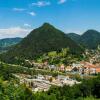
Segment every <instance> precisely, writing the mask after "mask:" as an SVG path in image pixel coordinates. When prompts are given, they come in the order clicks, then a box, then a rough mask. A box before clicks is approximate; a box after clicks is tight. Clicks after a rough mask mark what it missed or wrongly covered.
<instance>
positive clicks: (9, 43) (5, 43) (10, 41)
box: [0, 37, 22, 52]
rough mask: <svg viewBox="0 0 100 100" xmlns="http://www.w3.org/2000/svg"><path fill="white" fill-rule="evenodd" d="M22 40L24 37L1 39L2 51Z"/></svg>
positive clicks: (0, 46)
mask: <svg viewBox="0 0 100 100" xmlns="http://www.w3.org/2000/svg"><path fill="white" fill-rule="evenodd" d="M21 40H22V38H19V37H16V38H5V39H0V52H2V51H7V50H8V49H9V48H10V47H11V46H13V45H16V44H17V43H19V42H20V41H21Z"/></svg>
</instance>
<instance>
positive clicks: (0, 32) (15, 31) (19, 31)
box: [0, 27, 32, 38]
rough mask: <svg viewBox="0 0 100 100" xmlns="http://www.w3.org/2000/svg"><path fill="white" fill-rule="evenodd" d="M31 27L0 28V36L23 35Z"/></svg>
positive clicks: (27, 32)
mask: <svg viewBox="0 0 100 100" xmlns="http://www.w3.org/2000/svg"><path fill="white" fill-rule="evenodd" d="M31 30H32V29H25V28H21V27H11V28H6V29H0V38H11V37H24V36H26V35H27V34H29V32H30V31H31Z"/></svg>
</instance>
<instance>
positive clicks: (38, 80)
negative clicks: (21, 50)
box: [13, 51, 100, 92]
mask: <svg viewBox="0 0 100 100" xmlns="http://www.w3.org/2000/svg"><path fill="white" fill-rule="evenodd" d="M92 54H93V55H92ZM86 56H88V58H89V59H88V60H87V61H80V62H76V63H72V64H71V65H69V66H65V65H64V64H61V65H60V66H56V65H53V64H52V65H50V64H49V63H48V61H45V62H43V63H36V62H32V63H31V62H30V64H33V65H34V68H29V69H30V70H33V69H35V70H36V71H38V72H40V73H38V74H36V75H34V74H31V75H28V74H21V73H18V74H13V75H14V76H15V77H16V78H18V79H19V82H20V84H25V85H26V86H28V87H29V88H31V89H32V91H34V92H38V91H48V90H49V89H50V87H51V86H53V85H54V86H61V87H62V86H63V85H69V86H73V85H74V84H80V83H81V81H79V80H77V79H75V78H73V77H70V75H69V74H72V75H73V76H74V75H75V74H77V75H79V76H80V77H81V78H82V77H83V76H95V75H97V74H98V73H100V52H97V51H96V53H95V52H94V51H91V54H90V53H88V51H86ZM27 61H28V60H27ZM28 62H29V61H28ZM42 71H43V72H47V73H48V72H52V73H57V75H55V76H54V75H52V74H42V73H41V72H42ZM33 73H34V72H33Z"/></svg>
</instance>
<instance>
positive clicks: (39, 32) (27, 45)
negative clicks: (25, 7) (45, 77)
mask: <svg viewBox="0 0 100 100" xmlns="http://www.w3.org/2000/svg"><path fill="white" fill-rule="evenodd" d="M67 47H69V49H70V51H71V52H73V53H80V52H81V51H82V50H81V48H80V46H78V45H77V44H76V43H75V42H74V41H73V40H72V39H70V38H69V37H68V36H66V35H65V34H64V33H63V32H62V31H60V30H58V29H56V28H55V27H54V26H52V25H50V24H48V23H45V24H43V25H42V26H41V27H39V28H37V29H34V30H33V31H32V32H31V33H30V34H29V35H28V36H27V37H25V38H24V39H23V40H22V41H21V42H20V43H19V44H17V45H16V46H15V47H14V48H13V49H12V50H9V51H8V52H7V53H6V54H4V59H5V58H6V60H9V59H13V58H15V57H20V58H21V57H22V58H28V59H33V58H34V57H36V56H38V55H41V54H43V53H46V52H49V51H54V50H56V51H57V50H61V49H62V48H67Z"/></svg>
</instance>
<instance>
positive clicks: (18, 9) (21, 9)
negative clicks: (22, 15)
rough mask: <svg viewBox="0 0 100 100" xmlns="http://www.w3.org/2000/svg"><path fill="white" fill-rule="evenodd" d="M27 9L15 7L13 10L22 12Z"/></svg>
mask: <svg viewBox="0 0 100 100" xmlns="http://www.w3.org/2000/svg"><path fill="white" fill-rule="evenodd" d="M25 10H26V9H24V8H13V11H17V12H22V11H25Z"/></svg>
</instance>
